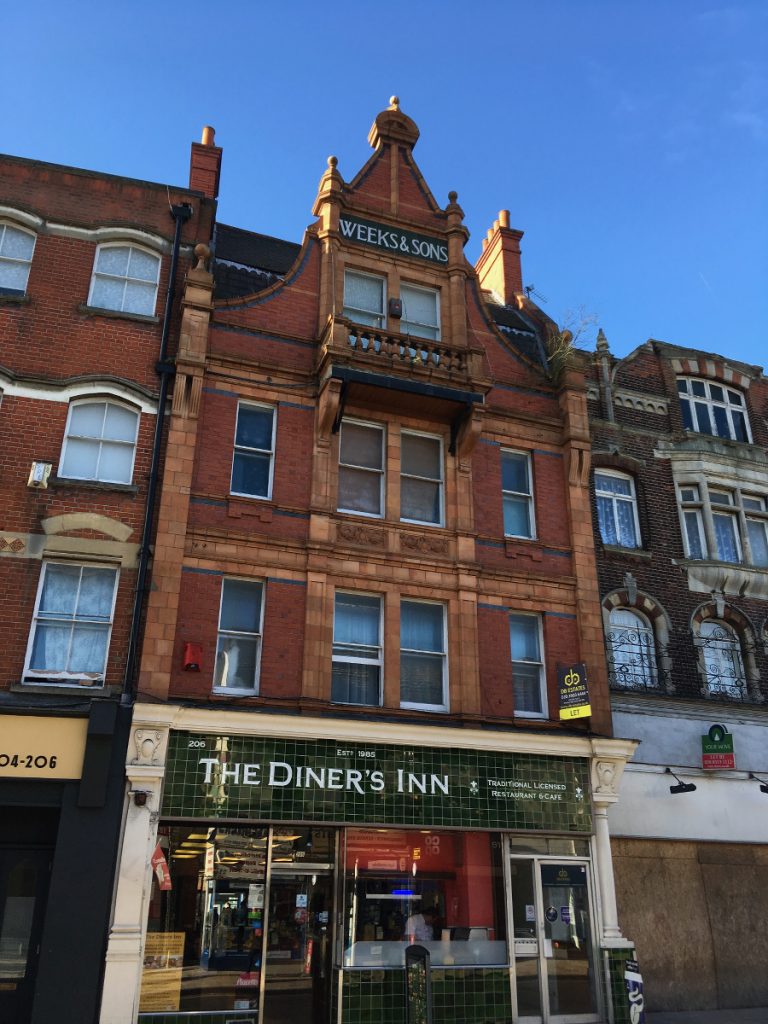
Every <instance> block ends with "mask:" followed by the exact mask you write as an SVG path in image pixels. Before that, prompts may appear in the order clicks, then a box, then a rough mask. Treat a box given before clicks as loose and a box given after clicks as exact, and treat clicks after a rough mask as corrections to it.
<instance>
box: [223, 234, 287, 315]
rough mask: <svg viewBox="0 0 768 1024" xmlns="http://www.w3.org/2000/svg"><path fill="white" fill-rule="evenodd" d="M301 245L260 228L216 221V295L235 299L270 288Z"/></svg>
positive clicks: (283, 273)
mask: <svg viewBox="0 0 768 1024" xmlns="http://www.w3.org/2000/svg"><path fill="white" fill-rule="evenodd" d="M300 250H301V246H300V245H299V244H298V243H297V242H286V241H285V240H284V239H282V238H273V237H272V236H271V235H261V234H259V233H258V232H257V231H246V230H244V229H243V228H233V227H231V226H230V225H228V224H217V225H216V252H215V260H214V266H213V277H214V280H215V282H216V292H215V294H216V298H217V299H235V298H239V297H240V296H241V295H252V294H253V293H254V292H260V291H263V290H264V289H265V288H269V287H270V285H273V284H274V283H275V282H276V281H280V280H282V278H283V277H284V276H285V274H286V273H287V271H288V270H290V268H291V267H292V266H293V264H294V263H295V261H296V257H297V256H298V255H299V251H300Z"/></svg>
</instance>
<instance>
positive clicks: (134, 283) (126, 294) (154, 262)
mask: <svg viewBox="0 0 768 1024" xmlns="http://www.w3.org/2000/svg"><path fill="white" fill-rule="evenodd" d="M159 279H160V257H159V256H156V255H155V254H154V253H151V252H147V250H146V249H139V248H138V247H137V246H135V245H112V244H109V245H100V246H99V248H98V249H97V250H96V262H95V264H94V268H93V277H92V278H91V290H90V294H89V296H88V305H89V306H95V307H97V308H99V309H113V310H116V311H117V312H120V313H137V314H139V315H141V316H153V315H154V312H155V303H156V301H157V284H158V281H159Z"/></svg>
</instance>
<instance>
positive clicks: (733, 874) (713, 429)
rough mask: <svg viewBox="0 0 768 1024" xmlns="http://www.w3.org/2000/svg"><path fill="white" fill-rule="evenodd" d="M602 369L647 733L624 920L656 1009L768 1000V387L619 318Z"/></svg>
mask: <svg viewBox="0 0 768 1024" xmlns="http://www.w3.org/2000/svg"><path fill="white" fill-rule="evenodd" d="M591 376H592V379H591V382H590V390H589V408H590V422H591V426H592V438H593V467H594V471H593V482H594V494H595V505H594V524H595V536H596V542H597V561H598V575H599V579H600V594H601V600H602V606H603V618H604V624H605V635H606V642H607V654H608V667H609V677H610V685H611V691H612V692H611V704H612V708H613V721H614V728H615V729H616V731H617V733H618V734H620V735H628V736H633V737H635V738H637V739H640V740H641V743H640V746H639V748H638V750H637V753H636V755H635V757H634V759H633V762H632V764H631V765H630V766H629V767H628V770H627V772H626V774H625V776H624V783H623V786H624V790H623V795H622V801H621V803H620V805H617V806H616V807H615V808H613V809H612V811H611V835H612V837H613V851H614V862H615V869H616V883H617V898H618V903H619V911H620V915H621V920H622V923H623V925H624V927H626V928H627V930H628V932H629V934H631V935H632V937H633V939H635V941H636V942H637V950H638V956H639V960H640V963H641V966H642V968H643V975H644V978H645V985H646V994H647V996H648V1006H649V1008H650V1009H652V1010H663V1009H670V1010H675V1009H679V1010H684V1009H685V1010H693V1009H711V1008H715V1007H742V1006H765V1005H766V1004H768V976H766V972H765V963H766V958H767V957H768V941H767V940H766V937H765V930H764V929H763V928H761V927H759V925H757V922H759V921H761V920H762V919H763V918H764V917H765V915H766V914H767V913H768V854H767V853H766V850H767V849H768V847H766V843H768V824H767V822H768V816H767V815H766V810H767V809H768V805H766V793H767V792H768V789H766V788H765V785H764V784H765V783H766V782H768V752H767V751H768V743H767V742H766V740H767V738H768V731H767V730H766V726H768V717H767V714H768V713H767V712H766V704H765V702H766V698H768V429H767V426H766V423H767V420H766V416H768V386H766V382H765V378H764V376H763V371H762V370H761V369H760V368H759V367H755V366H747V365H745V364H743V363H740V362H736V361H735V360H732V359H729V358H728V357H727V356H724V355H713V354H710V353H706V352H700V351H696V350H692V349H687V348H680V347H677V346H674V345H668V344H664V343H662V342H658V341H648V342H646V343H645V344H644V345H641V346H640V347H639V348H637V349H635V351H634V352H632V353H630V355H628V356H626V357H625V358H624V359H616V358H614V357H613V356H612V355H611V353H610V351H609V348H608V342H607V340H606V339H605V337H604V336H603V335H602V334H601V335H600V336H599V339H598V344H597V351H596V353H595V359H594V362H593V364H592V374H591ZM731 750H732V751H733V757H731V754H730V751H731ZM755 775H756V776H757V778H755V777H754V776H755ZM761 785H762V791H761ZM661 908H663V921H664V924H663V926H662V925H661V924H660V915H661V914H662V910H661Z"/></svg>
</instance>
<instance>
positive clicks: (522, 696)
mask: <svg viewBox="0 0 768 1024" xmlns="http://www.w3.org/2000/svg"><path fill="white" fill-rule="evenodd" d="M509 638H510V645H511V648H512V683H513V686H514V691H515V715H517V716H519V717H524V718H545V717H546V714H547V700H546V692H545V686H544V661H543V658H542V642H541V620H540V619H539V617H538V616H537V615H510V616H509Z"/></svg>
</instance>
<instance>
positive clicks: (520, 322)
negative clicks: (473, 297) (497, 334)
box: [488, 302, 547, 370]
mask: <svg viewBox="0 0 768 1024" xmlns="http://www.w3.org/2000/svg"><path fill="white" fill-rule="evenodd" d="M488 311H489V312H490V314H491V317H492V318H493V321H494V323H495V324H496V326H497V327H498V328H499V330H500V331H501V333H502V334H503V335H505V336H506V337H507V338H509V341H510V344H512V345H514V346H515V348H517V349H518V350H519V351H520V352H522V353H523V355H525V356H527V357H528V358H529V359H531V360H532V361H533V362H534V363H538V364H539V365H540V366H543V367H544V369H545V370H546V368H547V363H546V359H545V356H544V348H543V346H542V344H541V340H540V338H539V336H538V332H537V331H536V328H535V327H534V325H533V324H532V323H531V322H530V320H527V319H526V318H525V317H524V316H522V314H521V313H519V312H518V310H516V309H515V308H514V307H513V306H500V305H497V304H496V303H493V302H491V303H489V304H488Z"/></svg>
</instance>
